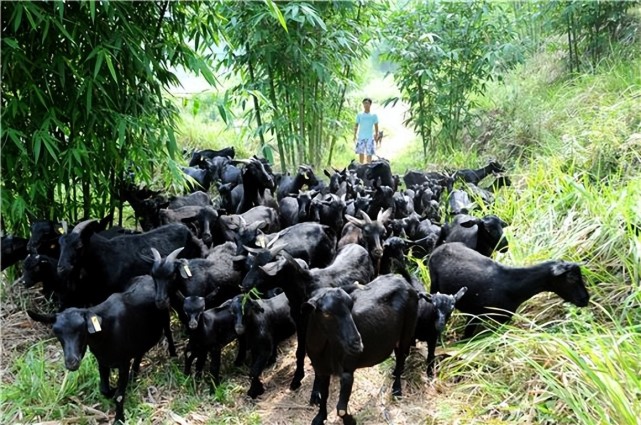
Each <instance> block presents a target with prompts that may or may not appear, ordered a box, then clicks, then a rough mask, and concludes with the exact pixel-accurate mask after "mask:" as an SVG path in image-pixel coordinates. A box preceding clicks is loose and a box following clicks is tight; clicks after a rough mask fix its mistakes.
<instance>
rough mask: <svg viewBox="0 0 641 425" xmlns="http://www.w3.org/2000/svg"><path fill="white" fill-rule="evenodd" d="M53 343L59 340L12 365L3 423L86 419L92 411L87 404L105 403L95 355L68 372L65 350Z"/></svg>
mask: <svg viewBox="0 0 641 425" xmlns="http://www.w3.org/2000/svg"><path fill="white" fill-rule="evenodd" d="M53 342H55V340H54V341H52V340H45V341H42V342H39V343H37V344H35V345H33V346H32V347H31V348H30V349H29V350H27V351H26V352H25V353H24V354H23V355H21V356H20V357H18V358H17V359H16V361H15V362H14V364H13V365H12V367H11V369H10V370H9V372H8V373H9V374H10V375H11V378H12V379H11V383H7V382H6V380H4V382H2V384H0V405H2V409H0V422H1V423H3V424H9V423H18V422H22V423H34V422H40V421H42V420H52V419H53V420H60V419H64V418H70V417H77V416H86V415H87V414H89V415H90V414H91V412H87V411H83V406H84V405H94V404H95V403H101V402H102V401H103V400H104V399H103V398H102V396H101V395H100V393H99V392H98V373H97V367H96V362H95V359H94V358H93V356H87V358H85V359H84V360H83V362H82V363H81V364H80V369H78V371H77V372H69V371H66V370H65V369H64V365H63V361H62V356H61V352H62V350H61V349H60V347H59V346H58V344H55V345H53V344H52V343H53ZM79 400H82V403H81V402H80V401H79ZM103 407H104V406H103ZM98 409H101V408H98ZM97 413H99V412H97Z"/></svg>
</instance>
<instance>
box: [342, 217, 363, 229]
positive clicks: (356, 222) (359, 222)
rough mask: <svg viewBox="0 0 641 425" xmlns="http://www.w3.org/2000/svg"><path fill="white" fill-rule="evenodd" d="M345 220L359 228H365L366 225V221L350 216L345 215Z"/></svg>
mask: <svg viewBox="0 0 641 425" xmlns="http://www.w3.org/2000/svg"><path fill="white" fill-rule="evenodd" d="M345 219H346V220H347V221H349V222H350V223H352V224H353V225H355V226H357V227H363V226H364V225H365V220H359V219H357V218H356V217H353V216H351V215H349V214H345Z"/></svg>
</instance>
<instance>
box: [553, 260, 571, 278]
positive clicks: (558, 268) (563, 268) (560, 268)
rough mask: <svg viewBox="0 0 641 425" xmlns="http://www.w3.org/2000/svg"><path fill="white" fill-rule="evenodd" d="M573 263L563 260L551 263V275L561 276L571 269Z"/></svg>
mask: <svg viewBox="0 0 641 425" xmlns="http://www.w3.org/2000/svg"><path fill="white" fill-rule="evenodd" d="M572 266H574V264H572V263H566V262H565V261H560V262H558V263H554V264H553V265H552V269H551V270H552V276H561V275H563V274H565V273H567V272H569V271H570V270H571V269H572Z"/></svg>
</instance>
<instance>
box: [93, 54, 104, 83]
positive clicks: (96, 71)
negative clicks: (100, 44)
mask: <svg viewBox="0 0 641 425" xmlns="http://www.w3.org/2000/svg"><path fill="white" fill-rule="evenodd" d="M104 56H105V54H104V53H103V52H100V53H97V55H96V65H95V66H94V69H93V78H96V77H98V74H99V73H100V66H101V65H102V60H103V59H104Z"/></svg>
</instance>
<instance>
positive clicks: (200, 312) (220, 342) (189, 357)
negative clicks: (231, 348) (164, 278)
mask: <svg viewBox="0 0 641 425" xmlns="http://www.w3.org/2000/svg"><path fill="white" fill-rule="evenodd" d="M179 298H182V302H183V312H184V314H185V316H186V318H187V332H188V334H189V342H188V343H187V346H186V347H185V375H189V374H190V373H191V364H192V362H193V361H194V358H196V359H197V360H196V373H200V372H202V370H203V367H204V366H205V361H206V359H207V353H209V355H210V357H211V364H210V369H209V370H210V373H211V375H212V377H213V378H214V383H215V384H216V385H218V384H219V383H220V357H221V353H222V349H223V348H224V347H225V346H227V345H228V344H230V343H231V342H232V341H235V340H238V353H237V355H236V360H235V361H234V364H235V365H236V366H240V365H241V364H242V362H243V360H244V357H245V351H246V349H245V338H242V337H241V338H238V335H237V334H236V331H235V323H236V318H235V316H234V314H233V313H232V311H231V300H228V301H225V302H224V303H223V304H221V305H220V306H218V307H214V308H210V309H209V310H205V303H206V300H205V298H203V297H198V296H189V297H186V298H185V297H184V296H181V294H180V293H179Z"/></svg>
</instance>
